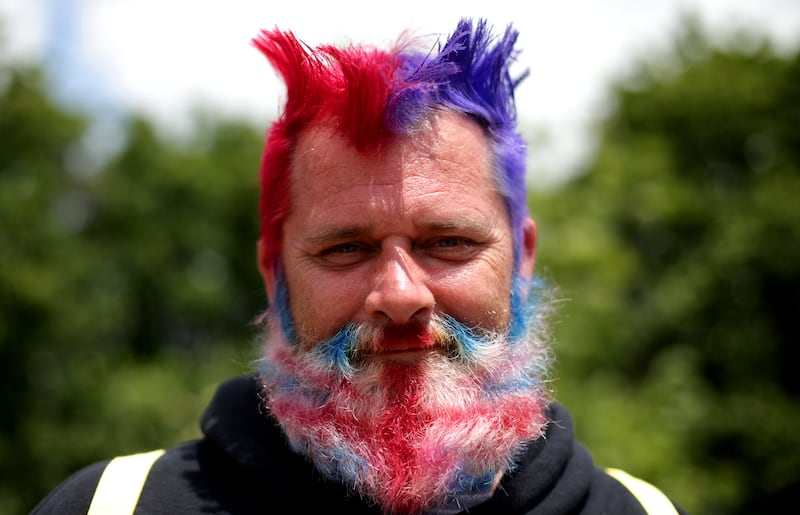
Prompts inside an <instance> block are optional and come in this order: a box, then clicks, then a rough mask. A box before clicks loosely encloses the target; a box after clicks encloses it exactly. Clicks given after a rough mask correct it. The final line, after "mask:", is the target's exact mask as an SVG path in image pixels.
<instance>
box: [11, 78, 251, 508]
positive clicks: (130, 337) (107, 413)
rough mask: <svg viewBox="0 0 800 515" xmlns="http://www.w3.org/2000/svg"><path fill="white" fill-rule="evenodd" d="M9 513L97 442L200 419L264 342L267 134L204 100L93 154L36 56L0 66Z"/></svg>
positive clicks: (113, 443) (89, 457) (131, 442)
mask: <svg viewBox="0 0 800 515" xmlns="http://www.w3.org/2000/svg"><path fill="white" fill-rule="evenodd" d="M0 78H2V80H0V181H1V184H2V187H0V395H2V402H3V404H2V405H3V407H4V412H5V414H6V415H5V416H3V417H2V421H1V422H0V476H1V477H2V481H0V513H5V514H13V513H26V512H27V510H28V509H30V508H31V507H32V506H33V504H34V503H35V502H37V501H38V500H39V499H40V498H41V497H42V496H43V495H44V494H45V493H46V492H47V491H49V490H50V489H51V488H52V487H54V486H55V485H56V484H57V483H58V482H60V481H61V480H63V479H64V478H65V477H66V475H67V474H69V473H71V472H73V471H74V470H76V469H77V468H79V467H81V466H83V465H85V464H87V463H88V462H90V461H93V460H96V459H102V458H105V457H108V456H110V455H114V454H119V453H127V452H134V451H138V450H143V449H148V448H154V447H156V446H159V447H160V446H164V445H168V444H169V443H170V442H176V441H179V440H182V439H185V438H189V437H192V436H194V435H196V434H198V432H197V429H196V424H197V419H198V417H199V414H200V413H201V412H202V410H203V408H204V407H205V404H206V403H207V401H208V399H209V398H210V396H211V394H212V392H213V389H214V388H215V386H216V384H217V383H219V382H220V381H221V380H222V379H224V378H226V377H228V376H230V375H232V374H237V373H245V372H248V371H249V370H250V369H251V367H250V362H251V360H252V359H254V358H255V357H257V351H256V349H255V348H254V345H253V334H254V332H255V328H254V327H253V325H252V322H253V320H254V318H255V317H256V315H257V314H258V312H259V311H260V310H262V309H264V307H265V304H264V302H265V300H264V297H265V296H264V294H263V291H262V288H261V287H260V279H259V277H258V272H257V268H256V263H255V241H256V239H257V235H258V232H257V231H258V210H257V195H258V182H257V181H258V179H257V168H258V163H259V158H260V148H261V144H262V138H263V136H262V134H260V133H259V131H258V130H256V129H254V128H253V127H249V126H247V125H244V124H242V123H238V122H233V121H224V120H218V119H216V118H214V117H213V115H211V114H198V115H197V120H196V126H195V129H194V131H193V132H192V134H191V136H190V137H188V138H186V139H185V140H181V141H178V140H169V139H168V138H165V137H163V136H159V135H158V134H157V133H156V132H155V130H154V129H153V127H152V126H151V125H150V124H149V123H148V122H147V121H146V120H143V119H135V118H134V119H132V120H130V122H129V124H128V128H127V131H126V132H127V139H126V142H125V143H124V145H123V148H122V150H121V152H120V153H119V154H118V155H117V156H116V157H114V158H113V159H112V160H111V161H109V162H107V163H102V164H101V166H100V168H99V170H96V169H94V167H95V165H94V164H93V163H91V159H89V157H88V154H87V152H86V146H85V145H86V135H87V134H88V133H87V129H88V127H89V121H88V120H87V119H85V118H84V117H82V116H80V115H76V114H72V113H69V112H67V111H66V110H64V109H63V108H62V107H60V106H58V105H56V104H54V103H53V102H52V101H51V100H50V99H49V96H48V94H47V91H46V81H45V79H44V77H43V76H42V74H41V73H40V72H38V71H37V70H35V69H30V68H22V67H12V66H4V68H3V69H2V70H0Z"/></svg>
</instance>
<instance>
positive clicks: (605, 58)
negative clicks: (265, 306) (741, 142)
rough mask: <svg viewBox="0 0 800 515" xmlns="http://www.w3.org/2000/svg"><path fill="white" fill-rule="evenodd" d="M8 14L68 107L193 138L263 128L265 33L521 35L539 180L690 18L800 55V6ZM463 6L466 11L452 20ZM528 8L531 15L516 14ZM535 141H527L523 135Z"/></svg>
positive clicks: (166, 1)
mask: <svg viewBox="0 0 800 515" xmlns="http://www.w3.org/2000/svg"><path fill="white" fill-rule="evenodd" d="M389 5H390V4H388V3H386V2H381V1H375V0H370V1H356V0H323V1H316V0H314V1H306V2H303V1H300V0H295V1H293V0H0V23H2V25H0V28H1V29H2V30H0V35H2V36H3V37H4V39H5V40H6V41H5V50H7V51H8V50H10V51H11V52H12V53H13V54H14V55H19V56H27V57H32V58H34V59H41V60H42V62H45V63H47V65H48V67H49V69H50V70H51V71H52V73H53V74H54V76H55V77H57V80H58V87H59V89H60V92H61V95H62V96H64V97H66V98H70V99H72V100H73V101H75V100H77V101H78V102H83V103H87V102H88V104H89V105H91V106H94V107H95V108H98V107H99V108H102V109H119V108H122V109H135V110H138V111H143V112H145V113H146V114H148V115H150V116H151V117H152V118H154V119H156V120H158V121H159V122H161V123H163V124H164V125H165V126H166V127H171V128H175V129H180V128H181V127H185V122H186V120H187V119H188V117H187V113H188V112H189V110H190V109H191V107H193V106H196V105H202V106H203V107H205V108H213V109H217V110H220V111H222V112H225V113H230V114H233V115H239V116H246V117H248V118H250V119H252V120H253V121H255V122H257V123H262V124H266V122H267V121H269V120H271V119H272V118H273V117H274V116H275V114H276V112H277V106H278V102H279V101H280V99H281V98H282V95H283V91H282V87H281V85H280V84H279V83H278V81H277V79H276V77H275V75H274V73H273V71H272V69H271V68H270V67H269V66H268V65H267V63H266V61H265V60H264V58H263V57H262V56H261V55H260V54H259V53H258V52H257V51H256V50H255V49H254V48H253V47H252V46H251V45H250V39H251V37H252V36H254V35H255V34H256V33H257V31H258V30H259V29H260V28H273V27H275V26H277V27H279V28H281V29H286V30H291V31H293V32H295V34H296V35H297V36H298V37H299V38H301V39H303V40H305V41H306V42H307V43H309V44H312V45H314V44H317V43H328V42H349V41H356V42H358V41H366V42H371V43H376V44H384V43H387V44H388V43H390V42H392V41H394V40H395V38H396V37H397V35H399V34H400V32H402V31H403V30H405V29H410V30H412V32H413V33H415V34H420V35H425V34H447V33H449V32H451V31H452V29H453V28H454V27H455V24H456V22H457V20H458V18H459V17H461V16H472V17H485V18H487V19H488V20H489V22H490V23H492V24H493V25H494V26H495V27H498V28H503V27H505V25H506V24H508V23H509V22H511V23H513V24H514V26H515V27H516V28H517V29H518V30H519V31H520V38H519V40H518V46H519V48H520V49H521V50H522V54H521V55H520V58H519V61H520V70H521V69H522V68H523V67H526V68H530V70H531V75H530V77H529V78H528V79H527V80H526V81H525V82H523V84H522V85H521V86H520V89H519V90H518V96H517V101H518V109H519V113H520V118H521V120H522V123H523V125H524V126H525V127H529V128H530V129H529V130H530V132H531V134H534V133H535V134H536V136H535V137H534V136H531V139H532V141H531V143H532V146H531V156H532V158H531V159H532V161H531V168H532V169H533V173H534V174H535V175H536V176H537V177H539V179H540V180H542V181H546V180H548V177H554V176H558V175H563V174H564V173H565V171H567V170H568V169H569V168H571V167H573V166H574V165H575V164H576V163H578V162H579V160H580V159H581V157H582V156H583V155H584V154H585V153H586V151H587V149H588V148H589V145H590V143H591V142H590V140H589V139H588V138H587V131H588V124H589V122H590V121H591V119H592V117H593V116H594V115H595V113H597V112H598V111H599V110H600V109H601V108H602V103H603V94H604V92H605V90H606V87H607V85H608V83H609V82H610V81H611V80H612V79H613V78H615V77H617V76H619V74H620V73H621V72H622V71H623V70H624V69H625V67H626V66H629V65H631V64H632V63H633V60H634V59H635V58H637V57H639V56H642V55H644V54H645V53H646V52H652V51H658V50H659V49H663V48H664V47H665V46H667V45H668V44H669V42H670V40H671V36H672V35H673V34H674V32H675V31H676V28H677V25H678V21H679V19H680V16H681V15H682V14H683V13H689V12H691V13H695V14H697V15H699V16H700V18H701V20H702V21H703V23H704V24H705V25H706V26H708V27H709V28H710V29H711V30H712V32H715V33H718V32H729V31H730V30H732V29H733V28H735V27H746V28H748V29H753V30H755V31H757V32H759V33H763V34H768V35H770V36H771V37H772V38H773V39H774V41H775V42H776V43H777V44H778V45H779V46H786V47H793V48H797V47H798V45H800V1H798V0H660V1H658V2H655V1H644V0H603V1H598V0H559V1H557V2H554V1H551V0H548V1H542V0H528V1H520V0H484V1H483V2H478V1H474V0H460V1H458V2H445V1H437V0H403V1H402V2H399V3H398V4H395V5H399V6H401V7H402V9H398V8H396V7H395V8H391V7H389ZM454 5H457V6H458V7H457V8H453V7H452V6H454ZM520 5H525V6H526V8H525V9H524V12H523V11H522V10H521V9H520V8H519V6H520ZM526 130H528V129H526Z"/></svg>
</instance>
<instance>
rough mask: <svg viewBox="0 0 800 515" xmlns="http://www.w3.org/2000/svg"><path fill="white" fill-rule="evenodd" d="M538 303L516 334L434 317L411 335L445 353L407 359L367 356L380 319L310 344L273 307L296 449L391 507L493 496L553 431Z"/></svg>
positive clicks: (276, 385)
mask: <svg viewBox="0 0 800 515" xmlns="http://www.w3.org/2000/svg"><path fill="white" fill-rule="evenodd" d="M512 304H514V303H512ZM533 307H534V303H530V304H529V305H528V306H527V308H525V309H523V308H521V307H517V308H514V307H513V306H512V310H515V309H516V310H518V311H519V312H518V313H516V316H517V317H520V316H521V315H522V314H521V311H525V312H526V313H527V314H526V315H525V316H524V318H525V327H526V328H527V329H526V331H524V334H523V335H522V337H521V338H519V339H517V340H516V341H514V340H511V339H509V338H508V336H507V335H506V334H503V333H490V334H480V335H478V334H476V333H475V332H473V331H471V330H470V329H469V328H467V327H466V326H464V325H463V324H460V323H459V322H457V321H456V320H454V319H453V318H451V317H448V316H434V317H433V319H432V320H431V322H430V323H429V324H427V325H426V326H425V327H418V328H416V329H415V330H413V331H411V332H416V333H418V337H422V338H426V339H430V340H432V342H433V343H434V346H435V348H436V349H437V350H432V351H431V352H430V353H428V354H426V355H425V356H424V357H423V358H422V359H420V360H418V361H408V362H403V361H391V360H387V359H366V356H368V355H369V354H371V353H373V352H375V351H378V350H381V349H382V347H383V346H384V343H385V341H386V340H385V339H384V338H385V337H386V336H387V335H385V332H384V330H383V328H381V327H376V326H374V325H370V324H362V325H355V324H351V325H348V326H347V327H345V328H344V329H342V330H341V331H339V333H337V334H336V335H335V336H333V337H332V338H330V339H328V340H324V341H321V342H318V343H316V344H315V345H314V346H313V347H310V350H303V347H305V346H301V345H299V344H298V343H297V342H295V341H294V340H295V339H296V338H294V335H293V332H292V330H291V324H289V323H288V322H287V320H286V316H285V315H284V316H283V317H281V315H280V312H281V310H280V309H277V310H273V311H271V312H270V313H269V314H268V315H267V317H268V322H269V330H268V331H265V333H266V334H265V336H266V339H265V343H264V354H263V359H262V370H261V377H262V381H263V386H264V389H265V393H266V395H265V396H264V398H265V403H266V406H267V407H268V409H269V410H270V412H271V413H272V414H273V416H274V417H275V418H276V419H277V420H278V421H279V422H280V424H281V426H282V427H283V430H284V432H285V433H286V435H287V437H288V439H289V442H290V444H291V445H292V447H293V448H294V449H295V450H296V451H297V452H299V453H301V454H303V455H305V456H308V457H309V458H310V459H311V460H312V462H313V463H314V464H315V465H316V467H317V468H318V469H319V471H320V472H322V474H323V475H325V476H326V477H328V478H330V479H333V480H335V481H339V482H342V483H344V484H345V485H347V486H349V487H352V488H353V489H354V490H355V491H357V492H360V493H361V494H362V495H364V496H366V497H367V498H370V499H372V500H373V501H375V502H376V503H378V504H379V505H380V507H381V508H382V509H383V510H384V511H385V512H387V513H419V512H421V511H424V510H426V509H436V508H438V507H443V506H446V505H457V506H458V505H462V502H463V501H464V499H467V498H469V497H470V496H479V495H481V494H484V493H485V494H487V495H488V494H490V493H491V491H492V489H493V488H494V486H495V480H496V478H497V477H498V475H499V473H501V472H504V471H510V470H513V468H514V466H515V459H516V458H517V457H518V456H519V455H520V454H521V453H522V452H523V451H524V450H525V446H526V444H527V443H528V442H530V441H532V440H535V439H537V438H539V437H541V436H542V435H543V434H544V431H545V428H546V425H547V418H546V416H545V412H544V410H545V408H546V406H547V403H548V402H549V391H548V389H547V386H546V383H545V380H544V378H545V377H546V374H547V371H548V365H549V351H548V347H547V345H546V339H545V338H544V336H545V332H546V331H545V327H544V324H543V321H542V317H541V316H540V315H541V314H542V310H541V309H539V313H538V314H537V313H536V312H535V311H534V310H533ZM284 313H286V311H284ZM280 318H284V320H280ZM281 322H283V325H281ZM287 329H288V331H287ZM287 332H288V333H289V338H287V336H286V333H287ZM430 340H429V341H430ZM305 348H309V347H305Z"/></svg>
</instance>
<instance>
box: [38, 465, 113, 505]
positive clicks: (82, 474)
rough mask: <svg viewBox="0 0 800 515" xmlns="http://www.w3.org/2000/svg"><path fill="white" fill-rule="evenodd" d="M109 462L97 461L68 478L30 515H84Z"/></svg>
mask: <svg viewBox="0 0 800 515" xmlns="http://www.w3.org/2000/svg"><path fill="white" fill-rule="evenodd" d="M110 461H111V460H104V461H99V462H97V463H94V464H92V465H89V466H87V467H85V468H83V469H81V470H79V471H77V472H75V473H74V474H72V475H71V476H69V477H68V478H67V479H65V480H64V481H63V482H62V483H61V484H60V485H58V486H57V487H56V488H54V489H53V490H52V491H51V492H50V493H49V494H48V495H47V497H45V498H44V499H42V500H41V502H39V504H38V505H37V506H36V507H35V508H34V509H33V511H32V512H31V515H50V514H53V515H56V514H58V515H70V514H73V513H81V514H85V513H86V512H87V511H88V510H89V504H90V503H91V501H92V496H93V495H94V491H95V488H96V487H97V482H98V481H99V480H100V475H101V474H102V473H103V470H105V468H106V465H108V463H109V462H110Z"/></svg>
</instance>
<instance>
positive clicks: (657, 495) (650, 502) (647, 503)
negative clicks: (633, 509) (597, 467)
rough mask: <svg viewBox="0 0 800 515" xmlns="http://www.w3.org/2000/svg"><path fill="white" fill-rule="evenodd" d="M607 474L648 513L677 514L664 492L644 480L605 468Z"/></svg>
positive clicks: (657, 514)
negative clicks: (621, 485)
mask: <svg viewBox="0 0 800 515" xmlns="http://www.w3.org/2000/svg"><path fill="white" fill-rule="evenodd" d="M606 472H608V475H610V476H611V477H613V478H614V479H616V480H617V481H619V482H620V483H622V484H623V485H624V486H625V488H627V489H628V490H630V492H631V493H632V494H633V495H634V497H636V500H638V501H639V504H641V505H642V507H643V508H644V511H646V512H647V513H648V515H677V514H678V510H676V509H675V505H673V504H672V501H670V500H669V499H668V498H667V496H666V495H664V493H663V492H662V491H661V490H659V489H658V488H656V487H654V486H653V485H651V484H650V483H648V482H646V481H642V480H641V479H639V478H636V477H633V476H632V475H630V474H628V473H627V472H625V471H623V470H619V469H614V468H607V469H606Z"/></svg>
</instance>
